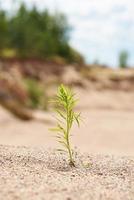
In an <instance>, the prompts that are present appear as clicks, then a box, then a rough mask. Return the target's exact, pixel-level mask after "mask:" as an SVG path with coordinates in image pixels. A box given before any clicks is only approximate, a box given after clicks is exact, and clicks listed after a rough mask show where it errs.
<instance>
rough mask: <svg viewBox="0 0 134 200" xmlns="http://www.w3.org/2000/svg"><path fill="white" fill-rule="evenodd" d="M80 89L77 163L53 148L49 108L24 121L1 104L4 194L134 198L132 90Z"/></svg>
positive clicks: (52, 199)
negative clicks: (97, 90) (80, 120)
mask: <svg viewBox="0 0 134 200" xmlns="http://www.w3.org/2000/svg"><path fill="white" fill-rule="evenodd" d="M79 95H80V104H79V107H78V108H77V109H78V111H81V112H82V116H83V119H84V123H82V124H81V127H80V128H79V129H78V128H77V127H76V126H74V127H73V130H72V133H73V136H72V143H73V144H74V146H77V148H78V149H79V150H77V149H76V152H77V154H76V155H75V156H76V168H70V167H69V166H68V163H67V160H68V159H67V157H66V155H65V154H60V153H59V152H57V151H55V150H54V149H55V148H59V145H57V142H56V141H55V139H54V138H53V137H52V134H51V133H50V132H49V131H48V128H50V127H53V125H54V121H53V118H52V116H51V113H40V112H36V113H35V116H36V120H33V121H30V122H24V121H20V120H18V119H16V118H14V117H13V116H12V115H11V114H10V113H8V112H7V111H5V110H4V109H3V108H1V107H0V144H1V145H0V200H79V199H80V200H134V105H133V99H134V94H133V93H127V92H117V93H116V92H114V93H112V92H110V91H105V92H103V91H100V92H96V91H90V92H88V91H82V92H81V93H80V94H79ZM26 146H27V147H26ZM50 149H52V150H50ZM84 152H88V153H84Z"/></svg>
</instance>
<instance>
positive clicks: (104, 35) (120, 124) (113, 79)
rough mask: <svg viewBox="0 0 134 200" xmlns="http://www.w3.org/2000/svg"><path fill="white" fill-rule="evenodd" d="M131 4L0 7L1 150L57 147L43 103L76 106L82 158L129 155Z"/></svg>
mask: <svg viewBox="0 0 134 200" xmlns="http://www.w3.org/2000/svg"><path fill="white" fill-rule="evenodd" d="M133 67H134V2H133V0H118V1H115V0H94V1H89V0H85V1H82V0H74V1H71V0H68V1H65V0H42V1H41V0H4V1H3V0H0V143H1V144H6V145H7V144H10V145H32V146H44V147H50V148H53V147H56V146H57V144H56V142H55V141H54V139H53V138H52V137H51V133H49V131H48V128H50V127H52V126H53V125H54V123H55V122H54V119H53V116H52V115H53V114H52V113H53V105H52V104H51V103H50V100H51V98H53V97H54V96H55V94H56V92H57V87H58V85H59V84H61V83H64V84H65V85H68V86H69V87H71V88H72V89H73V90H74V92H75V93H76V95H77V96H78V98H79V104H78V106H77V108H76V110H79V111H80V112H82V116H83V121H84V122H83V123H82V125H81V127H80V129H78V128H77V127H75V126H74V127H73V130H72V132H74V135H73V137H72V140H73V143H74V145H75V146H77V147H78V148H79V149H80V150H81V151H87V152H91V153H111V154H117V155H118V154H121V155H134V145H133V144H134V68H133Z"/></svg>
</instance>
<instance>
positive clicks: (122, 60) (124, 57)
mask: <svg viewBox="0 0 134 200" xmlns="http://www.w3.org/2000/svg"><path fill="white" fill-rule="evenodd" d="M128 56H129V55H128V52H127V51H121V52H120V55H119V66H120V67H121V68H126V67H128V63H127V62H128Z"/></svg>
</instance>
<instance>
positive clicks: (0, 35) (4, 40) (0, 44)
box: [0, 11, 8, 53]
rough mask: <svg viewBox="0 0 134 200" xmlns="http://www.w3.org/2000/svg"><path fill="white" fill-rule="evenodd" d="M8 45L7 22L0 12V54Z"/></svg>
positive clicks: (4, 15)
mask: <svg viewBox="0 0 134 200" xmlns="http://www.w3.org/2000/svg"><path fill="white" fill-rule="evenodd" d="M7 45H8V22H7V17H6V14H5V12H4V11H0V53H1V51H2V50H3V49H4V48H5V46H7Z"/></svg>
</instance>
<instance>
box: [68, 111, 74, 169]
mask: <svg viewBox="0 0 134 200" xmlns="http://www.w3.org/2000/svg"><path fill="white" fill-rule="evenodd" d="M66 112H67V130H66V133H67V146H68V153H69V157H70V161H69V165H70V166H71V167H75V164H74V161H73V156H72V150H71V146H70V141H69V131H70V127H69V110H68V107H67V110H66Z"/></svg>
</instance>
